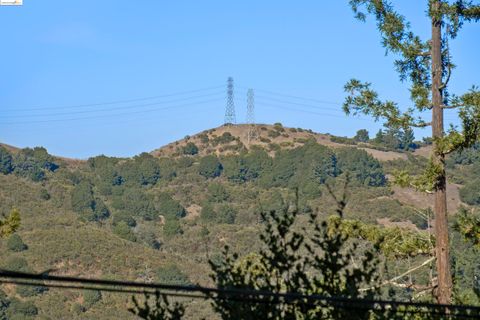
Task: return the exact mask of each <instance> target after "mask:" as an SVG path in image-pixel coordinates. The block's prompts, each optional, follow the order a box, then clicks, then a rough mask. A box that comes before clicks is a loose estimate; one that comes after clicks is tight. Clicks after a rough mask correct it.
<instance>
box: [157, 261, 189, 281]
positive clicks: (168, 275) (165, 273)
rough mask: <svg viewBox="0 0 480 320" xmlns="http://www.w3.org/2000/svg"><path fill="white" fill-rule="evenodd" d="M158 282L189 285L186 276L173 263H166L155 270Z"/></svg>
mask: <svg viewBox="0 0 480 320" xmlns="http://www.w3.org/2000/svg"><path fill="white" fill-rule="evenodd" d="M156 274H157V279H158V282H160V283H162V284H169V285H190V284H191V282H190V280H189V279H188V277H187V276H186V275H185V274H184V273H183V272H182V271H181V270H180V269H179V268H178V267H177V265H175V264H168V265H166V266H164V267H161V268H159V269H158V270H157V272H156Z"/></svg>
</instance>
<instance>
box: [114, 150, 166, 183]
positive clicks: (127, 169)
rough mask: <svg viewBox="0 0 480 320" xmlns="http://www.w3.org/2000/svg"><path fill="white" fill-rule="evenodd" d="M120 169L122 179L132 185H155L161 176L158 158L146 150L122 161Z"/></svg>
mask: <svg viewBox="0 0 480 320" xmlns="http://www.w3.org/2000/svg"><path fill="white" fill-rule="evenodd" d="M118 170H119V175H120V176H121V180H122V181H125V182H126V183H128V184H130V185H140V186H146V185H154V184H156V183H157V181H158V180H159V179H160V178H161V175H160V165H159V163H158V161H157V159H156V158H155V157H153V156H152V155H151V154H149V153H146V152H144V153H141V154H140V155H138V156H135V157H133V159H130V160H127V161H125V162H123V163H121V164H120V165H119V169H118ZM113 179H114V181H115V176H114V178H113Z"/></svg>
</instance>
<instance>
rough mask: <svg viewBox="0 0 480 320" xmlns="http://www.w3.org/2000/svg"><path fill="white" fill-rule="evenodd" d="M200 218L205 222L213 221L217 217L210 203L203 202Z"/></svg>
mask: <svg viewBox="0 0 480 320" xmlns="http://www.w3.org/2000/svg"><path fill="white" fill-rule="evenodd" d="M200 218H201V219H202V220H203V221H205V222H214V221H216V219H217V213H216V212H215V210H214V208H213V206H212V205H211V204H210V203H205V204H204V205H203V206H202V211H200Z"/></svg>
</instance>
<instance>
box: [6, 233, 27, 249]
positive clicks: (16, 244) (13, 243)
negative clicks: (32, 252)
mask: <svg viewBox="0 0 480 320" xmlns="http://www.w3.org/2000/svg"><path fill="white" fill-rule="evenodd" d="M7 248H8V250H10V251H14V252H21V251H24V250H27V249H28V246H27V245H26V244H25V243H24V242H23V240H22V238H20V236H19V235H18V234H16V233H14V234H13V235H11V236H10V238H8V240H7Z"/></svg>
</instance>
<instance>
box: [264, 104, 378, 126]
mask: <svg viewBox="0 0 480 320" xmlns="http://www.w3.org/2000/svg"><path fill="white" fill-rule="evenodd" d="M259 105H261V106H264V107H267V108H275V109H284V110H290V111H298V112H303V113H309V114H314V115H319V116H326V117H332V118H338V119H343V120H345V119H347V118H348V119H353V120H360V121H370V122H372V121H374V120H373V119H365V118H359V117H347V116H341V115H337V114H330V113H321V112H315V111H311V110H303V109H298V108H289V107H285V106H280V105H275V104H269V103H262V102H260V103H259Z"/></svg>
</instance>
